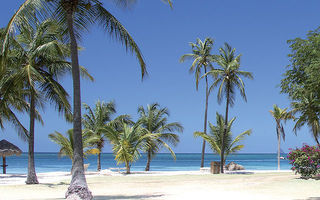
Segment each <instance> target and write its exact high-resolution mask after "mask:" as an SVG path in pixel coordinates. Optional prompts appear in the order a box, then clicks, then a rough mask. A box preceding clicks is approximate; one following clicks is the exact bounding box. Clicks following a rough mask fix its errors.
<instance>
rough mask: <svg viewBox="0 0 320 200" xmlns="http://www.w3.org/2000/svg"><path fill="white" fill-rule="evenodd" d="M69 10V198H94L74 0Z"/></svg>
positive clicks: (67, 196) (67, 195)
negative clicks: (71, 145) (85, 144)
mask: <svg viewBox="0 0 320 200" xmlns="http://www.w3.org/2000/svg"><path fill="white" fill-rule="evenodd" d="M68 3H69V4H70V6H69V9H68V11H67V23H68V31H69V36H70V41H71V62H72V63H71V65H72V79H73V106H74V107H73V133H74V134H73V140H74V150H73V162H72V179H71V183H70V186H69V188H68V191H67V192H66V198H67V199H79V198H80V199H86V200H91V199H92V198H93V196H92V194H91V192H90V190H89V188H88V185H87V181H86V177H85V175H84V167H83V144H82V130H81V95H80V72H79V61H78V46H77V41H76V38H75V35H74V30H73V8H72V1H69V2H68Z"/></svg>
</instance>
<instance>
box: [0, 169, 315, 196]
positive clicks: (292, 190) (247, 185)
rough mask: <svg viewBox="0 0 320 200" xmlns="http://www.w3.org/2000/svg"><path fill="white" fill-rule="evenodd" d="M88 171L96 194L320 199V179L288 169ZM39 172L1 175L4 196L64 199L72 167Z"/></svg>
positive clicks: (1, 189) (93, 191) (89, 179)
mask: <svg viewBox="0 0 320 200" xmlns="http://www.w3.org/2000/svg"><path fill="white" fill-rule="evenodd" d="M86 176H87V181H88V185H89V188H90V189H91V191H92V193H93V195H94V196H95V197H94V199H95V200H104V199H117V200H119V199H121V200H122V199H146V200H156V199H169V200H170V199H175V200H182V199H218V198H220V199H224V200H225V199H237V200H239V199H246V200H251V199H252V200H278V199H279V200H280V199H281V200H286V199H288V200H289V199H290V200H320V180H315V179H309V180H303V179H300V178H299V176H298V175H294V174H293V173H292V172H288V171H286V172H281V173H278V172H271V171H260V172H257V171H255V172H250V171H245V172H242V174H218V175H212V174H208V173H203V172H199V171H193V172H151V173H147V174H146V173H144V172H135V173H134V174H132V175H122V174H119V173H115V172H110V171H104V172H103V173H101V174H98V173H94V172H89V173H88V174H87V175H86ZM38 177H39V181H40V184H39V185H25V184H23V182H24V181H25V175H6V176H4V175H0V199H1V200H11V199H12V200H15V199H19V200H22V199H28V200H31V199H32V200H43V199H50V200H57V199H63V197H64V193H65V192H66V190H67V187H68V185H69V181H70V175H69V173H67V172H55V173H41V174H38Z"/></svg>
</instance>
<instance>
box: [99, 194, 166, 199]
mask: <svg viewBox="0 0 320 200" xmlns="http://www.w3.org/2000/svg"><path fill="white" fill-rule="evenodd" d="M163 196H164V195H163V194H151V195H128V196H126V195H102V196H100V195H98V196H94V198H93V199H94V200H106V199H110V200H111V199H120V200H122V199H153V198H161V197H163Z"/></svg>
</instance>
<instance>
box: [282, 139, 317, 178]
mask: <svg viewBox="0 0 320 200" xmlns="http://www.w3.org/2000/svg"><path fill="white" fill-rule="evenodd" d="M287 157H288V159H289V160H290V164H292V168H291V169H292V170H293V171H295V172H296V173H299V174H301V177H302V178H306V179H308V178H311V177H312V176H314V175H317V174H320V146H309V145H307V144H305V145H304V146H303V147H302V148H300V149H298V148H296V149H294V150H291V152H290V153H289V154H288V156H287Z"/></svg>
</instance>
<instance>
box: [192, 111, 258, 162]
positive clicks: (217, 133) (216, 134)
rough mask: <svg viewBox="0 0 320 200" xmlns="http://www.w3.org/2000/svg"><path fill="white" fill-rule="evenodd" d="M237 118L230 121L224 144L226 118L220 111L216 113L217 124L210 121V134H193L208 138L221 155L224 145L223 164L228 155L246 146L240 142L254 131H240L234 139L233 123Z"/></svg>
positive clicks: (212, 146) (213, 148) (212, 147)
mask: <svg viewBox="0 0 320 200" xmlns="http://www.w3.org/2000/svg"><path fill="white" fill-rule="evenodd" d="M235 119H236V118H235V117H234V118H232V119H231V120H230V121H229V122H228V125H227V134H226V136H225V139H224V141H223V142H224V144H223V145H222V138H223V134H224V131H225V129H224V126H225V120H224V117H223V116H222V115H220V114H218V113H217V114H216V120H217V125H216V126H214V125H212V124H211V123H209V127H210V134H204V133H203V132H194V134H193V135H194V136H195V137H202V138H203V139H204V140H206V141H207V142H208V143H209V145H210V147H211V149H212V151H213V152H215V153H217V154H219V155H221V152H222V151H221V149H222V146H224V147H225V151H224V160H223V166H224V165H225V162H226V160H227V156H228V155H229V154H232V153H235V152H238V151H240V150H241V149H242V148H243V147H244V145H242V144H239V143H240V142H241V141H242V140H243V139H244V138H245V136H249V135H250V134H251V132H252V131H251V129H250V130H246V131H244V132H242V133H240V134H239V135H238V136H236V137H235V138H234V139H233V137H232V135H233V134H232V132H231V127H232V124H233V122H234V120H235ZM232 139H233V140H232Z"/></svg>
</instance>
